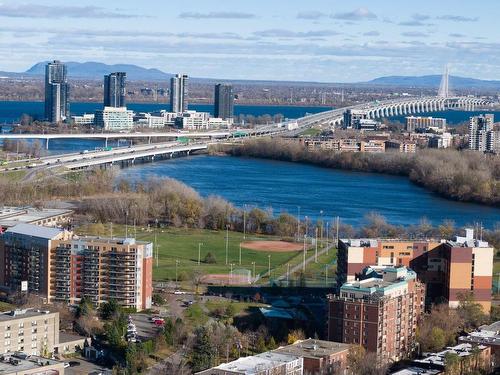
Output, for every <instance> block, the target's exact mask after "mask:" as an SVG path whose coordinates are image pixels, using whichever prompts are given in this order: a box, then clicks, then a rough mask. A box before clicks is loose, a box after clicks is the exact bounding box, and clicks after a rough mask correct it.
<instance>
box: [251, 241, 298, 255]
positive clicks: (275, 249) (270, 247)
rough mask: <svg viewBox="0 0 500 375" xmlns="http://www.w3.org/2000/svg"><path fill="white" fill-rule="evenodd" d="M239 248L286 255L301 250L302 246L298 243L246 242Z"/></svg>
mask: <svg viewBox="0 0 500 375" xmlns="http://www.w3.org/2000/svg"><path fill="white" fill-rule="evenodd" d="M241 247H243V248H245V249H250V250H256V251H268V252H272V253H288V252H291V251H300V250H302V249H303V245H302V244H300V243H294V242H286V241H246V242H242V243H241Z"/></svg>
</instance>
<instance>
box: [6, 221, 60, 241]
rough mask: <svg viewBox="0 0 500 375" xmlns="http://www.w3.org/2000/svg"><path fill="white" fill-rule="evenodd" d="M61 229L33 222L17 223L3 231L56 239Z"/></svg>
mask: <svg viewBox="0 0 500 375" xmlns="http://www.w3.org/2000/svg"><path fill="white" fill-rule="evenodd" d="M62 232H63V230H62V229H59V228H51V227H43V226H40V225H33V224H24V223H23V224H17V225H16V226H13V227H11V228H9V229H7V230H6V231H5V233H13V234H21V235H24V236H31V237H37V238H44V239H47V240H54V239H56V238H57V237H58V236H59V235H60V234H61V233H62Z"/></svg>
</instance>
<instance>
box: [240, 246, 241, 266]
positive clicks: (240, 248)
mask: <svg viewBox="0 0 500 375" xmlns="http://www.w3.org/2000/svg"><path fill="white" fill-rule="evenodd" d="M240 266H241V242H240Z"/></svg>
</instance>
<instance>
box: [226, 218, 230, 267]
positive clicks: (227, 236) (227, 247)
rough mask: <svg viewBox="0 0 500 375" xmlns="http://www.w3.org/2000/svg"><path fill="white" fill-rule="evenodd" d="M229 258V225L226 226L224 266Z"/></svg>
mask: <svg viewBox="0 0 500 375" xmlns="http://www.w3.org/2000/svg"><path fill="white" fill-rule="evenodd" d="M228 256H229V224H226V266H227V262H228Z"/></svg>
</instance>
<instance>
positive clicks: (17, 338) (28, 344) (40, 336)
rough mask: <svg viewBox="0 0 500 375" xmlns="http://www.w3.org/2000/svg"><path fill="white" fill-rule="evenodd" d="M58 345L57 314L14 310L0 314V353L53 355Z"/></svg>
mask: <svg viewBox="0 0 500 375" xmlns="http://www.w3.org/2000/svg"><path fill="white" fill-rule="evenodd" d="M58 344H59V313H51V312H50V311H40V310H14V311H9V312H6V313H1V314H0V353H2V354H5V353H14V352H24V353H27V354H30V355H47V354H49V353H54V349H55V347H57V345H58Z"/></svg>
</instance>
